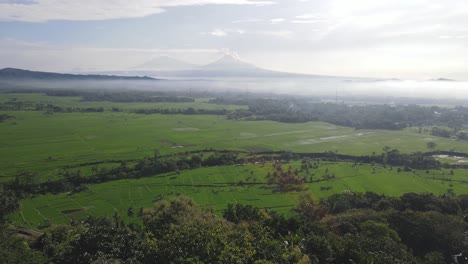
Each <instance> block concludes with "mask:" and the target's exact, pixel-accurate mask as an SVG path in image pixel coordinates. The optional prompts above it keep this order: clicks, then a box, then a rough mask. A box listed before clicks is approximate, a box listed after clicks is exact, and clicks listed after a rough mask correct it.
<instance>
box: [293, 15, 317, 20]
mask: <svg viewBox="0 0 468 264" xmlns="http://www.w3.org/2000/svg"><path fill="white" fill-rule="evenodd" d="M316 17H317V15H314V14H303V15H298V16H296V18H297V19H310V18H316Z"/></svg>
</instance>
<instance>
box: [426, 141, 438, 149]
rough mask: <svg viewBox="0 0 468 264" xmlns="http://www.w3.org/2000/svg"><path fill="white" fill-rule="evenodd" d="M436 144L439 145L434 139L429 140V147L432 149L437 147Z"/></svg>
mask: <svg viewBox="0 0 468 264" xmlns="http://www.w3.org/2000/svg"><path fill="white" fill-rule="evenodd" d="M436 146H437V144H436V143H435V142H434V141H431V142H427V148H428V149H430V150H433V149H435V147H436Z"/></svg>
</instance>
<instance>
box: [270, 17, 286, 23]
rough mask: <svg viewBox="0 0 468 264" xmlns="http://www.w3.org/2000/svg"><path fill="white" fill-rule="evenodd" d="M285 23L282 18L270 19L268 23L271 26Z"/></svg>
mask: <svg viewBox="0 0 468 264" xmlns="http://www.w3.org/2000/svg"><path fill="white" fill-rule="evenodd" d="M284 21H286V19H284V18H273V19H270V23H271V24H279V23H282V22H284Z"/></svg>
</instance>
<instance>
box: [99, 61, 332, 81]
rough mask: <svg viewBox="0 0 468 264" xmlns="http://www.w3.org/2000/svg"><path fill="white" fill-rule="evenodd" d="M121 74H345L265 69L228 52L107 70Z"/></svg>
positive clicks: (189, 75)
mask: <svg viewBox="0 0 468 264" xmlns="http://www.w3.org/2000/svg"><path fill="white" fill-rule="evenodd" d="M104 73H111V74H118V75H147V76H161V77H165V78H170V77H177V78H216V77H219V78H223V77H243V78H285V77H295V78H298V77H299V78H301V77H304V78H309V77H322V78H341V77H334V76H323V75H312V74H299V73H288V72H279V71H272V70H266V69H262V68H260V67H257V66H255V65H253V64H251V63H248V62H245V61H243V60H241V59H239V58H237V57H235V56H232V55H224V56H223V57H221V58H220V59H218V60H216V61H214V62H211V63H209V64H207V65H194V64H190V63H186V62H183V61H180V60H177V59H174V58H171V57H168V56H162V57H157V58H153V59H151V60H150V61H147V62H145V63H143V64H141V65H138V66H135V67H132V68H130V69H128V70H125V71H111V72H104Z"/></svg>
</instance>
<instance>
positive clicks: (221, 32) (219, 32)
mask: <svg viewBox="0 0 468 264" xmlns="http://www.w3.org/2000/svg"><path fill="white" fill-rule="evenodd" d="M210 35H211V36H215V37H225V36H227V35H228V34H227V33H226V31H224V30H221V29H215V30H213V31H211V32H210Z"/></svg>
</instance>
